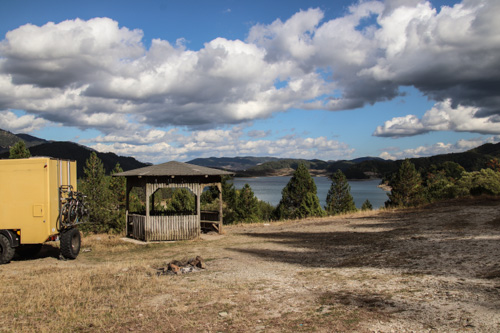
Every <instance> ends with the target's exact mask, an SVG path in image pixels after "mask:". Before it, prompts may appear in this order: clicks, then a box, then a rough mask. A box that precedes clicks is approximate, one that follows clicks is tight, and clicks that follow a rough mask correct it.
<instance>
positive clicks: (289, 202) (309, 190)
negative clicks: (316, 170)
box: [273, 164, 324, 219]
mask: <svg viewBox="0 0 500 333" xmlns="http://www.w3.org/2000/svg"><path fill="white" fill-rule="evenodd" d="M316 192H317V189H316V184H315V183H314V180H313V179H312V177H311V175H310V174H309V170H307V168H306V166H305V165H304V164H299V166H298V167H297V170H295V172H294V173H293V176H292V178H291V179H290V181H289V182H288V184H287V185H286V186H285V188H284V189H283V190H282V191H281V200H280V202H279V204H278V207H276V210H275V213H274V214H273V215H274V217H275V218H276V219H295V218H303V217H308V216H323V215H324V211H323V209H321V205H320V204H319V199H318V195H317V194H316Z"/></svg>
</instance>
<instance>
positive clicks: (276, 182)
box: [233, 177, 388, 209]
mask: <svg viewBox="0 0 500 333" xmlns="http://www.w3.org/2000/svg"><path fill="white" fill-rule="evenodd" d="M290 178H291V177H255V178H234V180H233V184H234V187H235V188H237V189H241V188H243V186H245V184H248V185H250V187H251V188H252V190H253V192H254V194H255V196H256V197H257V198H259V200H262V201H265V202H268V203H270V204H271V205H273V206H277V205H278V203H279V202H280V200H281V191H282V190H283V188H284V187H285V186H286V184H287V183H288V181H289V180H290ZM313 179H314V182H315V183H316V187H317V189H318V193H317V194H318V198H319V201H320V203H321V207H323V208H324V206H325V205H326V195H327V194H328V190H329V189H330V185H331V184H332V181H331V180H330V179H328V178H326V177H313ZM379 184H380V179H371V180H355V181H349V185H351V195H352V197H353V198H354V203H355V204H356V207H357V208H361V206H362V205H363V202H365V200H366V199H368V200H370V202H371V204H372V206H373V208H374V209H378V208H380V207H384V203H385V202H386V201H387V199H388V198H387V193H388V192H386V191H384V190H382V189H381V188H380V187H377V186H378V185H379Z"/></svg>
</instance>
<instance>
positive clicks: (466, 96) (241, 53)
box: [0, 0, 500, 164]
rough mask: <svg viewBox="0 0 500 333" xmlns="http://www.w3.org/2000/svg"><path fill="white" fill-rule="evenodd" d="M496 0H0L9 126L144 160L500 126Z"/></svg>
mask: <svg viewBox="0 0 500 333" xmlns="http://www.w3.org/2000/svg"><path fill="white" fill-rule="evenodd" d="M498 17H500V1H498V0H462V1H460V0H435V1H434V0H431V1H422V0H386V1H354V0H340V1H333V0H329V1H320V0H307V1H306V0H283V1H261V0H253V1H251V2H250V1H237V0H215V1H206V0H204V1H201V0H192V1H170V0H147V1H127V0H120V1H115V0H108V1H102V0H99V1H93V0H87V1H68V0H57V1H56V0H45V1H38V0H31V1H28V0H15V1H14V0H12V1H10V0H0V129H3V130H7V131H10V132H13V133H16V134H17V133H26V134H30V135H34V136H37V137H40V138H43V139H46V140H58V141H73V142H77V143H80V144H82V145H85V146H88V147H90V148H93V149H95V150H98V151H101V152H114V153H116V154H118V155H122V156H132V157H135V158H136V159H138V160H139V161H142V162H150V163H155V164H157V163H163V162H167V161H171V160H177V161H189V160H192V159H194V158H199V157H234V156H274V157H283V158H305V159H321V160H343V159H354V158H358V157H364V156H377V157H381V158H385V159H403V158H409V157H423V156H431V155H436V154H445V153H451V152H461V151H465V150H468V149H471V148H474V147H477V146H479V145H481V144H484V143H488V142H491V143H497V142H500V20H498Z"/></svg>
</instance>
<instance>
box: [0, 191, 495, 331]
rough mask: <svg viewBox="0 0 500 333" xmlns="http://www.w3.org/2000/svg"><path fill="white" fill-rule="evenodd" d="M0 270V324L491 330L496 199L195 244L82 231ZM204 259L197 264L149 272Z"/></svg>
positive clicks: (234, 229) (234, 234) (243, 232)
mask: <svg viewBox="0 0 500 333" xmlns="http://www.w3.org/2000/svg"><path fill="white" fill-rule="evenodd" d="M54 246H55V245H46V246H44V249H43V250H42V252H41V254H40V255H39V256H38V257H37V258H35V259H32V260H14V261H13V262H11V263H10V264H8V265H4V266H1V267H0V281H1V286H0V291H1V293H2V297H1V299H0V306H1V308H2V311H1V312H0V331H54V330H56V331H59V330H60V331H68V332H69V331H71V332H75V331H82V332H87V331H89V332H90V331H96V330H99V331H117V332H129V331H177V332H259V331H261V332H282V331H287V332H292V331H293V332H296V331H299V332H300V331H317V332H333V331H347V332H348V331H356V332H411V331H413V332H432V331H437V332H462V331H471V332H499V331H500V259H499V258H500V199H498V198H479V199H467V200H465V199H464V200H456V201H450V202H446V203H440V204H434V205H429V206H426V207H424V208H419V209H407V210H395V211H375V212H369V213H357V214H353V215H346V216H341V217H330V218H322V219H308V220H301V221H289V222H279V223H269V224H252V225H238V226H227V227H226V228H225V233H224V234H223V235H218V234H207V235H203V236H202V237H201V239H198V240H195V241H186V242H175V243H172V242H170V243H162V244H147V245H141V244H135V243H131V242H123V241H121V240H120V239H119V237H114V236H107V235H97V236H89V237H85V238H84V243H83V249H82V250H83V251H82V253H81V254H80V256H79V257H78V259H76V260H74V261H60V260H58V259H57V254H58V252H57V248H55V247H54ZM195 256H201V257H202V258H203V259H204V260H205V263H206V267H207V268H206V269H204V270H200V271H198V272H193V273H189V274H181V275H160V276H158V275H157V274H156V272H157V269H158V268H160V267H164V265H165V264H166V263H168V262H170V261H172V260H174V259H178V260H182V259H187V258H191V257H195Z"/></svg>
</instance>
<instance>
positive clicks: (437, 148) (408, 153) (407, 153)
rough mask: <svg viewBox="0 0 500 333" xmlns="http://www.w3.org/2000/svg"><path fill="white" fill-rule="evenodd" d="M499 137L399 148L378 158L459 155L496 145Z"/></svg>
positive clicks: (395, 158) (391, 149)
mask: <svg viewBox="0 0 500 333" xmlns="http://www.w3.org/2000/svg"><path fill="white" fill-rule="evenodd" d="M498 142H500V136H498V135H495V136H491V137H488V138H486V139H482V138H475V139H469V140H464V139H462V140H459V141H457V142H456V143H443V142H437V143H435V144H432V145H426V146H419V147H417V148H410V149H404V150H401V149H399V148H395V147H392V148H388V149H386V150H384V151H383V152H382V153H380V155H379V157H380V158H383V159H387V160H400V159H404V158H414V157H415V158H417V157H428V156H433V155H439V154H450V153H460V152H464V151H467V150H470V149H473V148H476V147H478V146H480V145H483V144H485V143H498Z"/></svg>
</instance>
